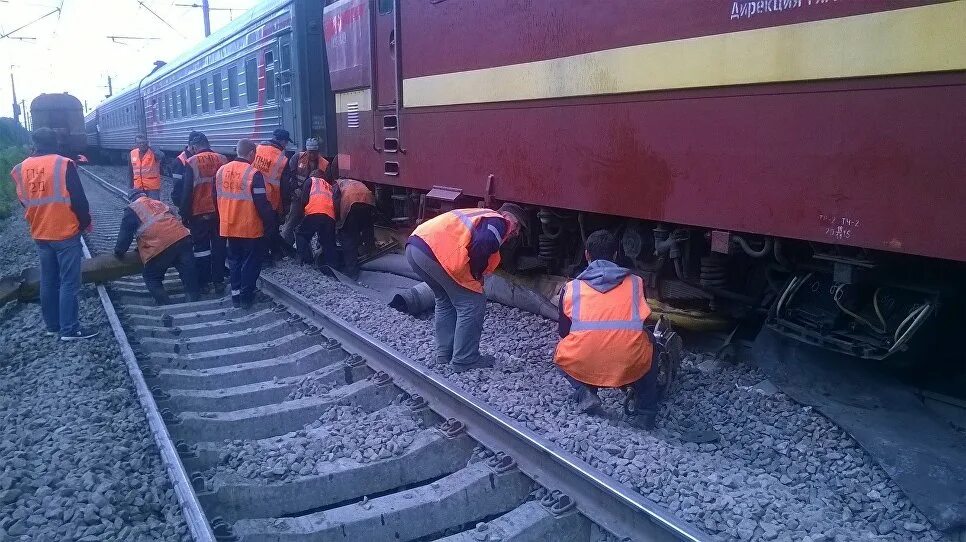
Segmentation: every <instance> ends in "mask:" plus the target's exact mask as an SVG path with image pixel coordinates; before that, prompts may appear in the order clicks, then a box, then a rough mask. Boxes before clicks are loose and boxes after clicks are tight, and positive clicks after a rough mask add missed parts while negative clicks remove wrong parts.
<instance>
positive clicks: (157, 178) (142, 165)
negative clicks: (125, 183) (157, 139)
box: [131, 148, 161, 190]
mask: <svg viewBox="0 0 966 542" xmlns="http://www.w3.org/2000/svg"><path fill="white" fill-rule="evenodd" d="M140 153H141V150H140V149H137V148H135V149H131V170H132V171H133V172H134V188H137V189H138V190H161V162H160V161H158V157H157V156H156V155H155V154H154V151H153V150H152V149H150V148H149V149H148V150H147V151H146V152H145V153H144V154H143V155H141V156H138V155H139V154H140Z"/></svg>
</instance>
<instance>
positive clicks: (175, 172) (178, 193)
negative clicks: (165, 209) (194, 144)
mask: <svg viewBox="0 0 966 542" xmlns="http://www.w3.org/2000/svg"><path fill="white" fill-rule="evenodd" d="M199 133H201V132H196V131H194V130H192V131H191V133H189V134H188V144H187V145H185V146H184V150H183V151H181V154H179V155H178V160H177V162H175V163H174V165H173V166H172V167H171V177H172V178H174V186H173V187H172V188H171V201H172V202H174V204H175V206H178V205H181V199H182V197H183V194H184V170H185V168H187V167H188V159H189V158H191V155H192V154H193V153H192V152H191V140H192V139H194V137H195V135H196V134H199Z"/></svg>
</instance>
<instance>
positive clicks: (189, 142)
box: [188, 130, 201, 145]
mask: <svg viewBox="0 0 966 542" xmlns="http://www.w3.org/2000/svg"><path fill="white" fill-rule="evenodd" d="M199 135H201V132H197V131H195V130H192V131H191V133H190V134H188V145H191V140H193V139H194V138H195V137H197V136H199Z"/></svg>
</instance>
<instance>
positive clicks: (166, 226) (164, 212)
mask: <svg viewBox="0 0 966 542" xmlns="http://www.w3.org/2000/svg"><path fill="white" fill-rule="evenodd" d="M129 207H130V208H131V210H132V211H134V214H136V215H137V216H138V220H140V221H141V225H140V226H138V231H137V232H136V233H135V235H136V236H137V240H138V254H140V256H141V262H143V263H148V261H150V260H151V259H152V258H154V257H155V256H157V255H158V254H161V252H162V251H164V249H166V248H168V247H170V246H171V245H173V244H175V243H177V242H178V241H180V240H182V239H184V238H185V237H187V236H188V235H189V233H190V232H189V231H188V228H186V227H184V226H183V225H182V224H181V221H180V220H178V219H177V218H175V216H174V215H173V214H171V210H170V208H169V207H168V206H167V205H165V204H164V203H161V202H160V201H158V200H156V199H151V198H149V197H147V196H141V197H140V198H138V199H136V200H134V201H133V202H132V203H131V205H129Z"/></svg>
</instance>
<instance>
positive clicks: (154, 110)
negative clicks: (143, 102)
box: [151, 98, 163, 122]
mask: <svg viewBox="0 0 966 542" xmlns="http://www.w3.org/2000/svg"><path fill="white" fill-rule="evenodd" d="M151 117H152V119H151V120H153V121H154V122H157V121H159V120H163V119H162V118H161V114H160V112H159V111H158V99H157V98H151Z"/></svg>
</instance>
